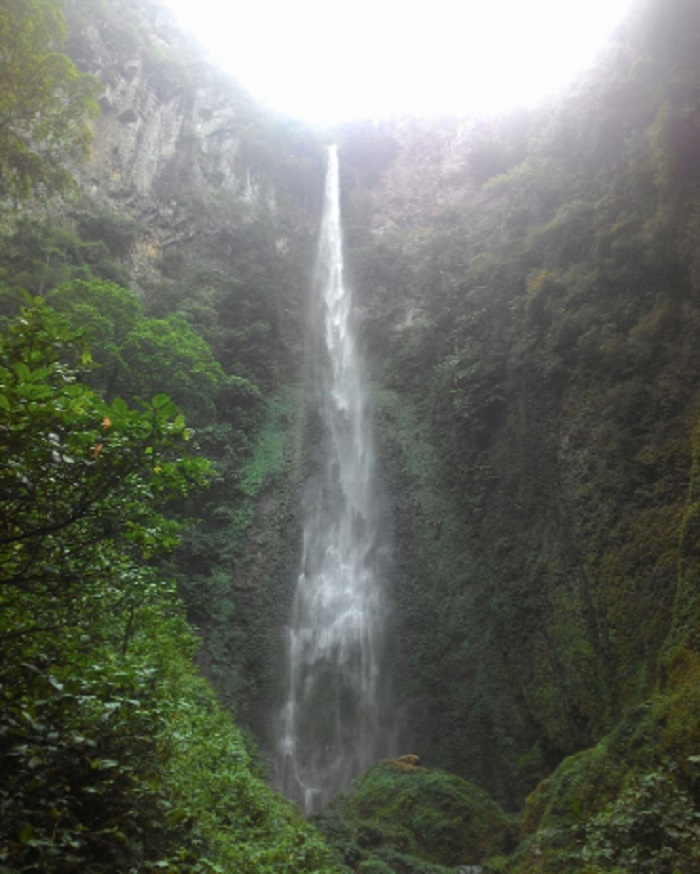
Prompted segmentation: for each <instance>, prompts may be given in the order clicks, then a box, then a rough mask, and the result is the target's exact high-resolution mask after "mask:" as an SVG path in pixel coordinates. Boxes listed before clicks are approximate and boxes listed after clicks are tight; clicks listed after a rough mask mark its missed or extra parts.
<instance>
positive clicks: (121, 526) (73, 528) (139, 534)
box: [0, 296, 332, 872]
mask: <svg viewBox="0 0 700 874" xmlns="http://www.w3.org/2000/svg"><path fill="white" fill-rule="evenodd" d="M106 299H108V296H107V298H106ZM90 365H91V359H90V354H89V351H88V349H87V347H85V346H84V344H83V342H82V341H81V340H80V338H79V336H78V335H76V334H75V333H74V332H73V331H71V329H70V328H69V327H68V324H67V322H66V320H65V318H64V317H62V316H61V315H60V314H58V313H56V312H55V311H53V310H52V309H50V308H49V307H48V306H47V305H46V304H44V303H42V302H41V301H40V300H37V301H29V302H28V303H27V305H25V306H24V307H22V309H21V310H20V312H19V314H18V316H17V317H16V318H15V319H13V320H10V321H9V322H8V324H7V325H6V326H5V331H4V337H3V339H2V341H1V342H0V470H1V471H2V477H1V480H0V497H1V500H2V507H3V516H2V534H1V536H0V567H1V568H2V576H1V578H0V641H1V642H2V660H1V662H0V695H1V697H2V704H3V706H2V717H1V720H0V759H1V768H0V770H1V772H2V775H3V780H2V785H1V788H0V807H1V814H2V815H1V816H0V822H1V826H0V859H2V861H3V862H4V863H6V864H8V865H9V866H10V868H11V869H12V870H21V871H42V872H44V871H59V870H60V871H83V870H88V869H89V870H92V871H100V870H104V871H119V870H125V871H126V870H133V869H134V868H137V869H138V870H156V869H167V870H171V871H176V870H177V871H231V870H236V871H250V872H259V871H270V872H273V871H285V870H286V871H290V872H292V871H301V870H319V869H324V868H325V869H326V870H332V866H331V863H330V862H329V858H330V857H329V854H328V851H327V850H326V849H325V848H324V846H323V845H322V843H321V842H320V840H319V839H318V838H317V837H315V836H314V834H313V832H312V831H311V830H310V829H309V828H308V827H306V826H304V825H303V823H302V822H301V819H300V817H299V816H298V814H294V813H293V811H292V809H291V807H288V806H287V805H286V804H285V803H284V802H283V801H282V800H281V799H279V798H276V797H275V796H274V794H273V793H272V792H271V791H270V790H269V789H267V787H266V786H265V785H264V784H263V783H262V780H261V778H260V777H259V776H258V775H257V774H256V771H255V767H254V765H253V763H252V760H251V757H250V755H249V753H248V752H247V750H246V745H245V743H244V741H243V739H242V737H241V735H240V733H239V731H238V730H237V729H236V728H235V727H234V726H233V725H232V724H231V722H230V719H229V717H228V716H226V715H224V713H223V712H222V711H221V710H220V708H219V706H218V704H217V703H216V701H215V699H214V697H213V695H212V693H211V691H210V690H209V689H208V688H207V687H206V684H205V683H204V681H203V680H201V679H200V678H198V677H197V676H196V674H195V672H194V669H193V667H192V664H191V661H190V660H191V657H192V655H193V654H194V652H195V650H196V643H195V639H194V638H193V636H192V634H191V632H190V631H189V630H188V628H187V626H186V624H185V622H184V617H183V613H182V608H181V606H180V604H179V602H178V600H177V598H176V596H175V592H174V588H173V586H172V585H171V584H169V583H167V582H166V581H164V580H163V578H162V575H161V571H160V570H159V569H158V566H157V565H156V564H155V563H154V559H155V558H156V557H157V556H158V554H159V553H160V552H161V551H162V550H163V549H167V548H169V547H172V546H173V545H174V542H175V534H176V530H177V525H176V523H175V522H174V521H173V520H172V519H171V518H168V517H166V516H165V515H163V514H162V510H161V508H162V507H163V506H164V504H165V502H167V501H168V500H172V499H173V498H177V497H178V496H181V495H183V494H185V493H186V492H187V491H188V490H189V489H190V488H191V487H192V486H193V485H197V484H202V483H203V481H204V477H205V476H206V474H207V472H208V465H207V464H206V463H205V462H204V460H203V459H201V458H197V457H196V456H193V455H191V454H190V453H189V452H188V443H189V442H190V432H189V431H188V429H187V428H186V426H185V422H184V418H183V417H182V415H181V414H180V413H179V412H178V411H177V409H176V407H175V406H174V404H173V403H172V402H171V401H170V400H169V399H168V398H167V396H165V395H162V394H161V395H156V396H155V397H154V398H153V399H152V400H151V401H148V402H145V401H144V402H142V404H141V409H134V408H133V407H129V406H128V405H127V403H126V402H125V401H124V400H122V399H121V398H118V397H115V398H113V399H112V400H110V401H106V400H104V399H103V398H102V397H101V396H100V394H98V393H97V392H95V391H94V390H93V389H91V388H90V387H89V386H88V385H87V383H86V382H85V377H86V375H87V371H88V369H89V367H90Z"/></svg>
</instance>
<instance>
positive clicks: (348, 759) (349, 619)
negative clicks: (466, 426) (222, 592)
mask: <svg viewBox="0 0 700 874" xmlns="http://www.w3.org/2000/svg"><path fill="white" fill-rule="evenodd" d="M317 271H318V272H317V289H318V294H319V297H320V298H321V301H320V305H321V308H322V320H323V325H322V332H323V337H322V346H323V347H324V349H323V359H322V360H323V362H324V363H323V365H322V367H321V373H320V377H319V383H318V385H319V401H320V407H321V416H322V420H323V426H324V432H325V435H324V446H325V469H324V470H323V471H322V473H321V475H319V476H318V477H316V478H314V479H312V480H311V481H310V482H309V483H308V484H307V490H306V497H305V510H304V513H305V515H304V542H303V555H302V566H301V572H300V574H299V579H298V583H297V589H296V594H295V597H294V604H293V610H292V617H291V622H290V626H289V629H288V635H289V640H288V660H289V694H288V698H287V701H286V703H285V705H284V708H283V712H282V726H281V739H280V743H279V750H278V769H279V770H278V773H279V780H280V786H281V789H282V791H283V792H284V794H285V795H287V796H288V797H290V798H293V799H295V800H297V801H298V802H299V803H300V805H301V806H302V808H303V809H304V811H305V812H306V813H307V814H310V813H313V812H315V811H316V810H318V809H319V807H320V806H321V805H323V804H325V803H326V802H327V801H328V800H329V799H330V798H331V797H332V796H333V795H334V794H336V793H337V792H338V791H340V790H341V789H342V788H344V787H345V786H346V785H347V784H348V783H349V781H350V780H351V779H352V778H353V777H355V776H357V775H358V774H359V773H360V772H361V771H363V770H364V769H365V768H367V767H368V765H370V764H371V763H372V762H373V761H375V760H376V759H377V758H378V756H379V755H380V754H381V750H380V717H379V710H380V706H379V705H380V702H379V697H380V696H379V694H378V692H379V690H378V680H379V660H380V643H381V632H382V626H383V614H384V607H383V599H382V592H381V577H382V573H381V569H380V566H381V563H382V552H383V550H382V549H381V547H380V543H379V540H378V535H379V518H378V509H377V498H376V492H375V481H374V480H375V475H374V445H373V440H372V423H371V419H370V412H369V409H368V399H367V386H366V383H365V380H364V375H363V372H362V365H361V361H360V357H359V355H358V350H357V345H356V342H355V337H354V335H353V330H352V324H351V314H350V309H351V300H350V293H349V290H348V288H346V286H345V282H344V278H343V250H342V233H341V221H340V202H339V179H338V154H337V149H336V147H335V146H332V147H331V148H330V149H329V155H328V170H327V177H326V189H325V201H324V211H323V220H322V227H321V241H320V248H319V257H318V268H317Z"/></svg>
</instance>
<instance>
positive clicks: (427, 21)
mask: <svg viewBox="0 0 700 874" xmlns="http://www.w3.org/2000/svg"><path fill="white" fill-rule="evenodd" d="M165 2H166V3H167V5H168V6H170V7H171V8H172V9H173V10H174V11H175V12H176V14H177V17H178V18H179V20H180V23H181V24H182V26H183V27H184V28H185V29H187V30H189V31H190V32H192V33H193V34H194V35H195V36H196V37H197V38H198V40H199V41H200V43H201V44H202V45H204V46H205V47H206V48H208V49H209V50H210V52H211V56H212V59H213V60H214V61H215V62H216V63H217V64H218V65H219V66H220V67H223V68H224V69H226V70H228V71H229V72H231V73H232V74H233V75H234V76H235V77H236V78H237V79H238V80H239V81H240V82H241V83H242V84H243V85H244V86H245V87H246V88H247V89H248V90H249V91H250V92H251V93H252V94H253V95H254V96H255V97H257V98H259V99H260V100H262V101H264V102H265V103H267V104H268V105H269V106H271V107H273V108H275V109H279V110H282V111H283V112H286V113H288V114H290V115H294V116H297V117H298V118H300V119H302V120H304V121H307V122H312V123H315V124H320V125H323V124H332V123H334V122H338V121H347V120H351V119H354V118H378V117H383V116H387V115H400V114H414V115H429V114H435V113H448V114H470V113H474V112H476V113H482V112H496V111H498V110H502V109H508V108H511V107H513V106H517V105H518V104H522V103H533V102H536V101H537V100H538V99H539V98H541V97H543V96H545V95H547V94H549V93H552V92H554V91H557V90H559V89H560V88H561V87H562V86H564V85H565V84H566V83H567V82H569V81H570V80H571V79H572V78H573V76H574V75H575V74H576V73H577V72H579V71H580V70H582V69H583V68H585V67H586V66H587V65H588V64H589V63H590V62H591V61H592V60H593V59H594V57H595V54H596V52H597V51H598V50H599V49H600V48H601V47H602V46H603V45H604V44H605V42H606V40H607V38H608V36H609V35H610V33H611V31H612V30H613V29H614V27H615V26H616V25H617V24H618V23H619V22H620V20H621V19H622V18H623V16H624V13H625V11H626V10H627V9H628V8H629V6H630V5H631V0H352V2H347V0H343V2H341V0H240V2H237V0H165Z"/></svg>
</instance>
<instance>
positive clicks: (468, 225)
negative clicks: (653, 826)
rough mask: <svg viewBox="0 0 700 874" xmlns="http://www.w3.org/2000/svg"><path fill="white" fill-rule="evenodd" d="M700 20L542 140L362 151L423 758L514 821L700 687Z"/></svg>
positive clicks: (676, 23)
mask: <svg viewBox="0 0 700 874" xmlns="http://www.w3.org/2000/svg"><path fill="white" fill-rule="evenodd" d="M697 16H698V12H697V9H696V7H695V5H694V4H692V3H687V2H684V0H677V2H674V3H672V4H663V6H662V4H659V3H657V2H647V3H640V4H638V6H637V7H636V8H635V14H634V15H633V16H632V18H631V19H630V21H629V22H628V24H627V25H626V27H625V28H624V29H623V30H621V32H620V33H619V35H618V39H617V42H616V43H615V44H614V45H613V46H611V48H610V49H609V51H608V52H607V53H606V54H605V56H603V57H602V58H601V61H600V63H599V65H598V66H597V67H596V68H595V69H594V70H593V71H592V72H591V73H590V74H588V75H587V76H586V77H584V78H583V79H582V80H581V81H580V82H579V83H577V85H576V86H575V87H574V88H572V89H571V91H570V92H569V93H567V94H564V95H562V96H561V97H560V98H558V99H557V100H556V101H552V103H551V104H550V105H548V106H543V107H541V108H540V109H538V110H536V111H533V112H532V113H530V114H526V113H523V114H521V115H519V116H517V117H515V116H514V117H508V118H504V119H493V120H491V121H474V122H468V121H463V122H457V121H445V122H444V123H442V124H434V123H428V122H425V123H418V122H416V123H405V124H403V125H400V124H383V125H375V126H367V127H365V128H364V129H361V128H358V127H355V128H352V129H349V130H348V131H347V132H346V143H345V156H346V174H347V179H346V201H347V211H348V213H349V215H350V220H349V221H350V233H349V241H350V243H351V251H350V254H349V258H348V260H349V262H350V265H351V268H352V270H353V272H354V277H355V284H356V286H357V289H358V295H359V296H360V297H361V306H362V307H363V311H364V315H365V319H366V325H367V333H368V343H369V345H370V348H371V350H372V351H373V353H374V361H375V374H376V379H377V386H378V387H377V393H376V403H377V407H378V410H379V415H380V418H381V422H382V425H381V437H382V441H383V445H384V453H385V458H386V468H385V469H386V470H387V477H388V479H389V481H390V482H389V485H390V488H391V489H392V490H393V493H394V496H395V501H394V524H395V527H396V540H397V543H398V548H397V553H398V556H399V557H398V569H397V573H396V579H395V581H394V590H395V598H396V603H397V607H398V613H399V624H400V629H401V636H402V639H403V644H404V645H403V649H402V652H401V653H399V654H397V658H396V665H395V668H396V671H397V673H398V674H399V675H400V677H401V680H400V682H401V686H402V689H403V694H404V701H405V708H406V709H405V719H404V723H405V729H406V731H405V743H406V745H407V746H408V745H410V747H411V748H412V749H413V750H414V751H415V752H419V753H420V754H421V755H422V756H423V757H424V759H425V760H426V761H427V762H428V763H429V764H430V763H434V764H438V765H440V766H442V767H447V768H449V769H450V770H454V771H456V772H458V773H461V774H463V775H465V776H468V777H470V778H471V779H476V780H477V782H479V783H480V784H481V785H483V786H485V787H486V788H489V789H490V790H491V791H494V792H496V794H497V795H498V796H499V797H500V798H501V799H502V800H504V801H506V802H510V803H514V802H517V801H518V799H521V798H522V797H523V794H524V793H525V792H526V791H527V790H528V789H530V788H532V787H533V786H534V784H535V783H536V781H537V780H538V779H539V778H540V777H542V776H544V775H545V774H546V773H547V772H548V771H549V770H550V769H551V768H552V767H554V766H555V765H556V764H557V763H558V762H559V761H560V760H561V759H562V758H563V757H564V756H566V755H568V754H570V753H572V752H574V751H575V750H578V749H581V748H583V747H586V746H588V745H590V744H593V743H595V742H596V741H597V740H599V739H600V738H601V737H603V736H604V735H605V734H606V733H607V732H608V731H609V730H610V729H612V728H613V727H614V726H615V725H616V724H617V723H618V720H619V719H620V718H621V717H622V716H623V715H624V714H625V713H627V712H628V710H629V708H631V707H633V706H635V705H637V704H639V703H641V702H643V701H645V700H646V699H648V698H649V697H650V696H651V695H652V694H654V693H655V692H658V691H661V690H664V689H666V690H668V689H669V688H673V687H674V685H675V683H677V682H681V681H682V680H684V679H685V678H687V673H684V672H687V671H691V670H692V671H694V670H695V668H694V667H692V666H693V665H694V664H695V646H694V644H693V640H694V639H695V637H696V635H697V628H698V616H697V604H696V600H695V597H694V595H693V594H692V585H690V584H689V578H688V573H689V564H688V563H689V562H691V563H692V562H694V561H695V560H696V559H695V557H694V556H695V549H696V545H695V542H694V539H693V536H692V534H691V530H692V527H693V526H694V518H695V512H696V511H695V495H694V486H693V477H694V473H693V470H694V464H695V462H694V460H693V459H694V457H695V452H696V450H695V449H694V448H693V447H694V441H695V438H694V436H693V435H694V434H695V431H696V425H697V403H698V395H697V385H698V377H699V376H700V360H699V359H698V352H697V350H698V348H700V347H699V345H698V341H699V336H698V335H699V332H700V313H699V312H698V300H699V299H698V293H699V291H698V289H699V286H698V261H697V244H698V233H700V227H699V225H698V209H699V208H700V201H699V199H698V197H699V194H700V173H699V171H698V166H699V165H698V162H697V153H698V146H700V126H699V123H698V117H699V111H700V68H699V67H698V58H699V57H700V45H698V41H697V34H698V33H699V32H700V22H698V17H697ZM691 556H693V557H691ZM671 652H673V653H674V656H673V658H672V659H670V656H669V654H670V653H671ZM681 652H682V653H683V656H682V657H681V656H680V653H681ZM679 660H680V661H679ZM679 664H682V665H683V668H682V670H681V669H680V668H677V667H672V665H673V666H677V665H679ZM686 752H688V746H687V745H686V744H682V745H681V746H680V747H679V749H678V750H675V751H674V753H673V755H674V756H682V755H684V754H685V753H686Z"/></svg>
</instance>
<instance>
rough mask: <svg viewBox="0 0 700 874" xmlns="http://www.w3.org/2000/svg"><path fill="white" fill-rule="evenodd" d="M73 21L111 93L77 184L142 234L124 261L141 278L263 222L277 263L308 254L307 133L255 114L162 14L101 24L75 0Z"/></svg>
mask: <svg viewBox="0 0 700 874" xmlns="http://www.w3.org/2000/svg"><path fill="white" fill-rule="evenodd" d="M68 15H69V24H70V26H71V36H70V40H69V44H68V51H69V53H70V54H71V55H72V57H73V58H74V60H75V61H76V62H77V63H78V65H79V66H80V68H81V69H82V70H84V71H87V72H90V73H92V74H94V75H95V76H96V77H97V78H98V79H99V80H100V82H101V84H102V86H103V91H102V94H101V97H100V105H101V109H102V113H101V115H100V117H99V118H98V119H97V121H96V122H95V125H94V140H93V149H92V157H91V160H90V161H89V162H88V163H87V164H86V165H84V166H81V167H79V168H76V172H77V176H78V181H79V183H80V185H81V186H82V188H83V189H84V192H85V194H86V195H87V196H88V197H91V198H94V199H95V200H96V201H97V202H98V203H101V204H103V205H104V206H106V207H107V208H111V209H114V210H116V211H118V212H119V213H120V214H121V215H122V216H124V215H126V216H129V217H130V218H132V219H133V220H134V221H135V222H136V223H137V224H138V228H139V233H138V234H135V235H134V240H133V245H132V246H131V248H130V250H129V252H128V257H129V261H130V267H131V269H132V271H133V274H134V275H135V276H136V278H137V280H141V279H142V278H143V277H144V275H145V276H146V277H147V279H150V280H152V281H155V280H157V279H158V272H159V270H160V267H159V266H158V260H159V259H162V257H163V256H164V255H166V254H167V252H168V251H169V250H170V251H172V250H174V249H175V248H177V249H178V250H179V251H180V252H181V253H182V247H183V246H184V247H185V249H186V250H187V251H189V250H191V251H192V254H191V258H195V259H196V258H197V257H198V256H197V254H196V252H197V249H198V247H199V248H200V249H201V243H202V240H203V239H204V240H209V241H211V239H212V237H213V236H215V235H217V234H218V235H219V236H221V234H222V232H225V231H226V230H228V229H230V230H232V231H235V230H236V229H239V228H244V229H248V230H250V229H251V227H252V226H254V225H256V224H260V223H265V225H266V226H267V227H268V228H269V229H271V230H272V234H271V236H272V237H273V238H274V239H273V242H274V246H275V248H276V250H277V253H278V254H279V253H284V252H287V251H289V250H290V249H292V248H294V250H295V251H298V250H299V248H300V247H302V248H303V249H304V251H305V252H306V251H307V250H308V239H305V238H308V237H311V236H313V233H314V228H315V224H316V221H317V216H316V207H317V204H318V197H319V193H318V189H319V185H320V178H321V176H320V174H321V172H322V168H321V162H322V152H321V149H320V145H319V143H318V142H317V140H316V139H315V138H314V136H313V135H312V134H311V133H309V132H308V131H305V130H304V129H302V128H301V126H300V125H298V124H297V123H295V122H293V121H291V120H287V119H284V118H281V117H275V116H272V115H271V114H268V113H266V112H265V111H264V110H263V109H261V108H260V107H259V106H258V105H257V104H255V102H254V101H252V99H251V98H250V97H249V96H248V95H247V93H246V92H245V91H244V90H243V89H242V88H241V87H240V86H239V85H238V84H237V83H236V82H235V81H234V80H232V79H231V78H229V77H226V76H224V75H223V74H221V73H219V72H218V71H217V70H216V69H215V68H213V67H212V66H211V65H210V64H208V63H207V62H206V60H205V59H204V58H203V56H202V53H201V50H200V49H199V48H198V47H197V46H196V45H195V44H193V43H191V42H190V41H189V40H188V39H187V38H186V37H185V36H184V35H183V34H182V33H181V32H180V31H179V30H178V29H177V28H176V27H175V25H174V24H173V22H172V20H171V19H170V17H169V14H168V12H167V10H164V9H163V8H162V7H160V6H159V5H158V4H152V3H148V2H141V0H125V2H119V3H111V4H109V5H108V6H105V7H104V9H102V10H101V12H100V13H99V14H97V13H96V12H95V9H94V6H93V5H91V4H89V3H86V2H83V0H73V2H71V3H70V4H69V7H68ZM294 230H296V233H297V236H296V237H295V238H293V236H292V235H293V232H294ZM292 239H293V242H292ZM217 254H218V256H219V257H220V260H224V261H227V262H229V263H230V260H231V258H230V255H231V253H226V252H218V253H216V252H213V253H212V251H211V247H210V249H209V251H208V252H207V255H206V260H210V259H211V257H212V255H214V256H216V255H217Z"/></svg>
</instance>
